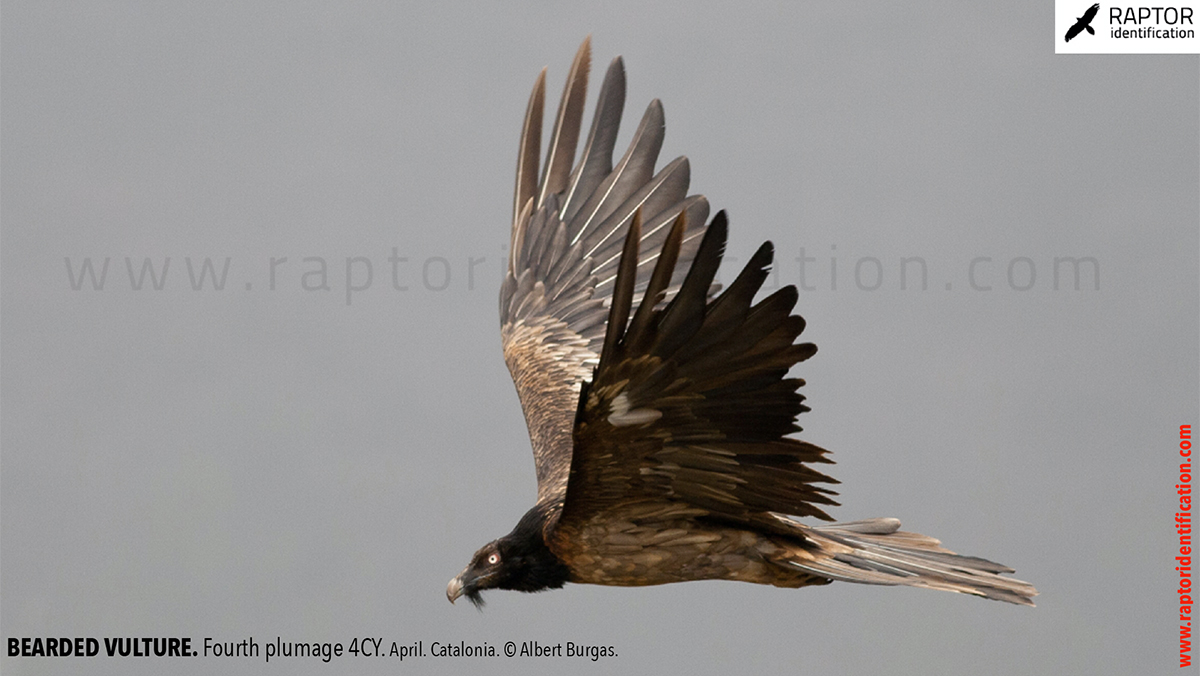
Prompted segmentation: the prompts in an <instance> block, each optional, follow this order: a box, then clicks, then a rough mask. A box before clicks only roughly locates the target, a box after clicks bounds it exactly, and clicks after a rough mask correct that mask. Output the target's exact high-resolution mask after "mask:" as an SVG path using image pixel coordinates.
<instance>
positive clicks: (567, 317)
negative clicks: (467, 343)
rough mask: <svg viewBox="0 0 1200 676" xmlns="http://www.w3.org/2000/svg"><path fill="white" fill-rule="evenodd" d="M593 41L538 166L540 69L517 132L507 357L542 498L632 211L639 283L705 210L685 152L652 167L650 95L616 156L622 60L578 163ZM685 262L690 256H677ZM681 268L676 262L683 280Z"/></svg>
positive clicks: (563, 464)
mask: <svg viewBox="0 0 1200 676" xmlns="http://www.w3.org/2000/svg"><path fill="white" fill-rule="evenodd" d="M590 61H591V57H590V41H589V40H585V41H584V42H583V45H582V46H581V47H580V48H579V52H578V53H577V54H576V56H575V61H574V63H573V64H572V65H571V71H570V73H569V74H568V76H567V84H566V87H565V88H564V90H563V96H562V100H561V102H560V104H559V109H558V115H557V116H556V118H555V122H554V129H553V131H552V132H551V135H550V145H549V150H548V151H547V155H546V161H545V164H544V165H543V166H542V168H541V177H540V180H539V178H538V175H539V166H538V165H539V162H538V155H539V153H540V145H541V135H542V107H543V100H544V98H545V71H543V72H542V74H541V75H539V76H538V79H537V82H536V84H535V85H534V88H533V93H532V94H531V95H530V99H529V106H528V108H527V110H526V113H525V123H524V125H523V128H522V132H521V142H520V153H519V157H518V161H517V177H516V187H515V190H514V199H513V229H512V242H511V250H510V254H509V263H508V272H507V274H506V275H505V279H504V284H503V286H502V287H501V290H500V325H501V337H502V339H503V343H504V359H505V362H506V363H507V364H508V369H509V372H510V373H511V374H512V377H513V382H514V383H515V384H516V387H517V394H518V396H519V397H520V399H521V406H522V408H523V409H524V411H525V421H526V423H527V425H528V426H529V436H530V439H531V442H532V445H533V455H534V461H535V464H536V466H537V478H538V502H539V503H542V504H553V503H555V502H557V501H560V500H561V499H562V496H563V493H564V492H565V490H566V484H567V474H568V469H569V467H570V462H571V430H572V423H573V422H574V418H575V409H576V404H577V402H578V400H579V388H580V384H581V383H582V382H583V381H584V380H585V379H586V378H589V377H591V374H592V371H593V369H594V368H595V367H596V364H597V363H598V361H599V355H600V346H601V343H602V342H603V338H604V326H605V322H606V319H607V316H608V311H607V306H608V304H609V302H610V299H611V295H612V288H613V284H614V282H615V281H616V269H617V265H618V262H619V259H620V252H621V245H622V243H623V241H624V239H625V234H626V230H627V228H628V223H629V222H630V219H631V218H632V216H633V213H634V212H635V211H637V210H639V209H640V210H641V212H642V213H643V214H645V215H646V228H645V229H644V230H643V231H642V235H641V242H642V249H643V250H644V251H646V252H647V253H646V254H644V255H643V257H642V258H641V259H640V260H639V261H638V266H637V275H636V276H635V277H636V283H635V285H634V286H635V287H636V288H644V287H645V285H646V284H647V283H648V280H649V277H650V272H651V269H652V268H653V261H654V260H655V259H656V258H657V254H656V252H657V251H658V249H659V248H660V247H661V245H662V241H663V239H664V238H665V237H666V234H667V231H668V229H669V226H670V224H671V223H672V222H673V221H674V219H675V217H676V216H677V215H678V214H680V213H681V212H687V214H688V218H689V222H691V223H695V224H696V225H695V226H694V227H693V228H691V229H689V230H688V231H687V232H686V233H685V234H684V237H683V244H682V246H681V247H680V254H679V256H680V259H681V260H683V261H685V262H686V261H690V260H691V256H692V254H693V253H694V251H695V249H696V247H697V246H698V245H699V241H700V237H701V236H702V231H703V223H704V220H705V219H706V218H707V217H708V202H707V201H706V200H705V199H704V197H702V196H700V195H693V196H690V197H689V196H687V189H688V183H689V168H688V162H687V158H684V157H680V158H677V159H676V160H674V161H673V162H671V163H670V164H668V165H667V166H665V167H663V168H662V169H661V170H660V171H659V172H658V173H657V174H656V173H655V172H654V165H655V162H656V161H657V159H658V152H659V149H660V148H661V147H662V140H663V112H662V105H661V104H659V102H658V101H657V100H656V101H653V102H651V103H650V106H649V107H648V108H647V109H646V114H645V116H644V117H643V118H642V122H641V125H640V126H639V127H638V129H637V131H636V132H635V133H634V136H633V140H632V142H631V143H630V146H629V150H628V151H626V153H625V156H624V157H622V158H621V160H620V161H619V162H618V163H617V164H616V166H614V165H613V163H612V155H613V147H614V145H615V144H616V138H617V129H618V126H619V124H620V120H621V113H622V111H623V109H624V105H625V69H624V65H623V64H622V62H621V59H620V58H617V59H614V60H613V62H612V64H611V65H610V66H609V68H608V72H607V73H606V75H605V77H604V83H603V84H602V85H601V88H600V94H599V98H598V99H597V102H596V112H595V115H594V117H593V120H592V127H591V131H590V132H589V134H588V138H587V141H586V143H585V144H584V146H583V152H582V155H581V156H580V158H579V162H578V163H577V164H576V165H575V168H574V170H570V169H569V168H570V167H571V163H572V162H573V161H574V158H575V150H576V145H577V142H578V139H579V132H580V128H581V123H582V118H583V106H584V100H585V98H586V90H587V73H588V66H589V63H590ZM684 267H685V269H686V266H684ZM681 280H682V271H681V273H680V280H677V281H681Z"/></svg>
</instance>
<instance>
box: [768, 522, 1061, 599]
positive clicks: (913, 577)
mask: <svg viewBox="0 0 1200 676" xmlns="http://www.w3.org/2000/svg"><path fill="white" fill-rule="evenodd" d="M779 518H780V519H781V520H783V521H785V522H786V523H789V524H792V525H795V526H796V527H797V528H798V529H799V530H800V531H802V532H803V533H804V536H805V537H806V538H808V539H809V540H810V541H811V542H812V543H813V544H814V545H816V546H817V547H818V548H819V550H820V553H819V554H817V555H815V556H803V557H797V558H795V559H789V560H788V561H787V565H790V566H792V567H794V568H799V569H800V570H803V571H806V572H810V573H815V574H817V575H822V576H824V577H828V578H831V579H834V580H840V581H843V582H858V583H861V584H886V585H897V584H902V585H908V586H910V587H924V588H926V589H941V590H943V591H952V592H959V593H961V594H972V595H974V596H982V597H983V598H988V599H994V600H996V601H1007V602H1008V603H1016V604H1020V605H1023V606H1032V605H1033V601H1032V598H1033V597H1034V596H1036V595H1037V593H1038V592H1037V590H1036V589H1034V588H1033V585H1031V584H1029V583H1028V582H1023V581H1021V580H1015V579H1013V578H1009V577H1003V576H1002V575H1001V574H1002V573H1011V572H1013V569H1012V568H1009V567H1008V566H1004V565H1001V564H999V563H995V562H993V561H988V560H987V559H981V558H978V557H975V556H960V555H958V554H955V553H954V552H952V551H950V550H948V549H945V548H943V547H942V546H941V542H939V541H938V540H936V539H934V538H931V537H929V536H926V535H921V534H919V533H908V532H905V531H902V530H900V521H899V520H898V519H867V520H864V521H848V522H845V523H835V524H830V525H828V526H802V525H800V524H798V523H796V522H795V521H792V520H791V519H787V518H785V517H779Z"/></svg>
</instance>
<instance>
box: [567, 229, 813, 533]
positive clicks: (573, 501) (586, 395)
mask: <svg viewBox="0 0 1200 676" xmlns="http://www.w3.org/2000/svg"><path fill="white" fill-rule="evenodd" d="M683 220H684V219H683V218H681V219H680V220H679V222H677V223H676V225H675V227H674V228H673V229H672V232H671V235H670V236H669V237H668V238H667V241H666V243H665V246H664V249H663V253H662V256H661V257H660V259H659V264H658V267H657V268H656V269H655V271H654V276H653V279H652V280H651V281H650V283H649V288H648V290H647V291H646V298H643V299H642V301H641V304H640V305H639V307H638V308H637V311H636V313H635V314H634V316H633V319H632V321H629V322H628V324H627V323H626V321H625V318H626V317H628V316H629V314H630V312H631V311H632V304H633V298H634V296H635V295H636V289H635V287H634V285H633V284H632V283H630V279H631V277H632V275H633V270H634V266H633V264H632V263H631V262H623V264H622V266H621V270H620V275H619V276H618V280H617V288H616V292H615V295H614V299H613V305H612V308H611V312H610V317H611V318H610V320H609V323H608V335H607V337H606V340H605V342H604V350H603V353H602V355H601V357H600V364H599V366H598V368H597V370H596V373H595V377H594V380H593V381H592V382H590V383H588V384H587V385H585V386H584V391H583V393H582V396H581V398H580V402H579V409H578V413H577V416H578V417H577V420H576V423H575V432H574V439H575V451H574V456H573V459H572V464H571V475H570V483H569V486H568V489H567V496H566V502H565V504H564V507H563V512H562V516H561V524H562V525H563V526H565V527H567V530H571V531H573V532H579V526H580V524H584V523H586V522H588V521H589V520H592V519H593V518H594V517H595V516H596V515H600V514H613V513H618V512H621V511H622V510H623V509H624V508H625V506H627V505H642V507H639V509H644V508H645V507H646V504H647V503H659V504H662V505H664V506H666V505H673V506H677V507H682V508H688V509H691V510H692V512H691V513H690V515H691V518H696V517H697V516H699V517H703V518H709V519H710V520H714V521H717V522H721V523H725V524H728V525H742V526H754V527H755V528H756V529H759V530H761V529H764V528H765V529H768V530H770V529H773V528H778V523H779V519H778V518H777V517H775V516H774V515H773V514H788V515H795V516H816V517H820V518H824V519H828V518H829V517H828V516H827V515H826V514H825V512H824V511H823V510H822V508H821V506H822V505H832V504H836V503H835V502H834V501H833V500H832V499H831V498H830V497H829V496H830V495H832V494H833V492H832V491H830V490H829V489H827V488H825V487H822V486H820V485H818V484H822V483H836V482H835V481H834V480H833V479H831V478H829V477H827V476H825V475H824V474H822V473H820V472H818V471H816V470H815V469H813V468H812V467H810V466H809V464H810V463H817V462H829V461H828V460H827V459H826V458H825V453H826V452H825V451H824V450H822V449H821V448H818V447H816V446H814V445H812V444H809V443H806V442H803V441H800V440H797V439H792V438H789V437H787V436H786V435H788V434H791V433H792V432H796V431H799V429H800V428H799V427H798V426H797V425H796V423H795V419H796V416H797V415H798V414H800V413H801V412H802V411H806V410H808V409H807V407H806V406H804V403H803V400H804V397H803V396H801V395H800V394H799V393H798V392H797V389H798V388H799V387H800V386H801V385H802V384H803V381H802V380H799V379H796V378H788V377H787V373H788V370H789V369H790V368H791V367H792V366H793V365H794V364H796V363H797V362H800V361H803V360H804V359H807V358H808V357H809V356H811V355H812V354H813V353H814V352H816V347H815V346H814V345H812V344H810V343H802V344H796V342H795V341H796V338H797V336H799V335H800V333H801V331H803V330H804V320H803V319H801V318H800V317H799V316H797V315H792V314H791V310H792V308H793V306H794V305H795V303H796V299H797V295H796V290H795V288H794V287H790V286H789V287H786V288H784V289H781V290H779V291H777V292H775V293H774V294H771V295H770V296H768V297H766V298H764V299H763V300H761V301H759V302H758V303H757V304H754V303H753V299H754V296H755V294H756V293H757V292H758V290H759V288H760V287H761V286H762V284H763V281H764V280H765V279H766V276H767V268H768V266H769V265H770V263H771V258H772V254H773V249H772V246H771V244H770V243H769V242H768V243H766V244H764V245H763V246H762V247H761V248H760V249H759V250H758V252H757V253H756V254H755V255H754V256H753V258H751V260H750V262H749V263H748V264H747V265H746V267H745V269H743V270H742V272H741V274H740V275H738V277H737V279H736V280H735V281H734V282H733V284H731V285H730V286H729V288H728V289H726V290H725V291H724V292H723V293H721V294H720V296H718V297H717V298H715V299H713V300H712V301H711V302H708V300H707V298H706V296H707V290H708V288H709V286H710V284H711V283H712V280H713V277H714V275H715V274H716V271H717V267H718V265H719V264H720V261H721V255H722V252H723V249H724V247H725V238H726V231H727V226H726V220H725V215H724V212H721V213H718V214H717V216H716V217H715V218H714V219H713V221H712V223H711V224H709V226H708V230H707V233H706V234H705V236H704V240H703V242H702V243H701V244H700V248H699V251H698V252H697V253H696V256H695V260H694V262H693V263H692V265H691V269H690V270H689V272H688V273H687V278H686V280H685V281H684V283H683V286H682V288H681V289H680V290H679V292H678V294H676V296H675V297H674V299H673V300H671V302H670V303H669V304H667V305H666V307H665V308H662V309H655V307H656V305H657V299H658V298H659V295H660V294H661V293H662V292H663V291H664V290H665V288H666V285H667V281H666V280H668V279H669V278H670V277H672V276H673V272H674V271H673V270H672V267H673V265H674V262H675V261H674V260H673V259H674V258H676V256H675V251H676V249H677V248H678V245H679V241H680V237H681V234H682V232H683V231H684V224H683V222H682V221H683ZM637 235H638V233H637V228H636V227H634V228H632V229H631V232H630V235H629V238H628V240H627V243H626V248H625V259H624V260H625V261H635V260H637V258H636V257H637V252H638V241H637ZM626 327H627V328H626ZM787 530H788V531H789V532H793V533H794V529H792V528H788V529H787Z"/></svg>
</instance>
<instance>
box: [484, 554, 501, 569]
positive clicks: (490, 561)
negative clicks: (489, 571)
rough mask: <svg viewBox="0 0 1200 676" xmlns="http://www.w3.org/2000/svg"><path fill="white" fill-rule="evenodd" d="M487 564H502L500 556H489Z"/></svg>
mask: <svg viewBox="0 0 1200 676" xmlns="http://www.w3.org/2000/svg"><path fill="white" fill-rule="evenodd" d="M487 562H488V564H490V565H493V566H494V565H496V564H497V563H500V555H499V554H497V553H495V552H493V553H491V554H489V555H488V557H487Z"/></svg>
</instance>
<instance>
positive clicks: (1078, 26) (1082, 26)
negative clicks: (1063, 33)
mask: <svg viewBox="0 0 1200 676" xmlns="http://www.w3.org/2000/svg"><path fill="white" fill-rule="evenodd" d="M1099 11H1100V3H1098V2H1097V3H1096V4H1094V5H1092V6H1091V7H1088V10H1087V11H1086V12H1084V13H1083V16H1081V17H1079V18H1078V19H1076V20H1075V24H1074V25H1072V26H1071V27H1070V28H1068V29H1067V39H1066V41H1067V42H1070V41H1071V38H1073V37H1075V36H1076V35H1079V34H1080V33H1082V32H1083V31H1085V30H1086V31H1087V32H1088V33H1091V34H1092V35H1095V34H1096V31H1094V30H1092V19H1095V18H1096V13H1097V12H1099Z"/></svg>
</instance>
